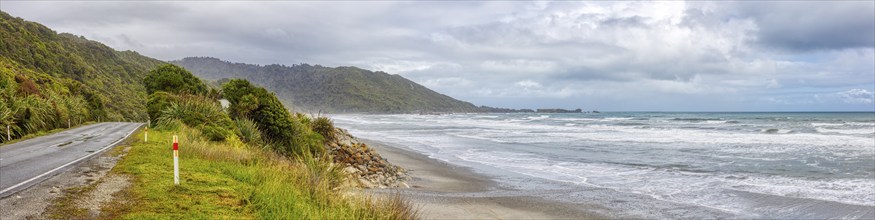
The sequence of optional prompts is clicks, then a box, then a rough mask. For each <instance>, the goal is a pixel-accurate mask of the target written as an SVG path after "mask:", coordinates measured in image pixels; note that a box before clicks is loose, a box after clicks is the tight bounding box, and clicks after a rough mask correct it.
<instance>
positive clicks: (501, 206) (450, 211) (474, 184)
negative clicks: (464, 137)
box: [362, 140, 606, 219]
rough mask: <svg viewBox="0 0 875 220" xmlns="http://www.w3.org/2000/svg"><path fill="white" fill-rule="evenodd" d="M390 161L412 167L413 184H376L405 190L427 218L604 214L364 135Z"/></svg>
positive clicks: (385, 190) (592, 216) (595, 217)
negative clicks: (501, 183)
mask: <svg viewBox="0 0 875 220" xmlns="http://www.w3.org/2000/svg"><path fill="white" fill-rule="evenodd" d="M362 141H364V142H365V143H367V144H368V146H370V147H372V148H374V149H376V150H377V152H379V153H380V155H382V156H383V157H384V158H386V159H388V160H389V162H391V163H393V164H395V165H398V166H401V167H403V168H405V169H407V170H408V171H409V174H410V176H411V180H410V181H408V182H407V183H408V184H409V185H410V187H411V188H409V189H400V190H396V189H391V190H387V189H383V190H370V191H371V192H374V193H378V194H379V193H396V192H398V193H400V194H401V195H402V196H404V197H405V198H407V199H409V200H410V201H412V202H413V203H414V204H415V205H416V206H417V207H419V210H420V213H421V214H422V215H421V216H422V217H423V218H425V219H603V218H606V217H605V216H601V215H598V214H596V213H595V212H593V211H591V209H596V208H597V207H587V206H581V205H579V204H571V203H562V202H556V201H550V200H545V199H542V198H537V197H532V196H527V194H528V195H532V194H536V193H538V192H537V191H530V192H522V191H519V190H513V189H508V188H503V187H501V186H499V184H497V183H496V182H495V181H493V180H491V179H489V178H488V177H487V176H484V175H482V174H478V173H475V172H473V171H471V170H470V169H468V168H465V167H459V166H455V165H452V164H448V163H446V162H443V161H439V160H436V159H432V158H428V157H427V156H425V155H422V154H419V153H416V152H411V151H409V150H406V149H400V148H398V147H393V146H390V145H388V144H385V143H380V142H377V141H372V140H362Z"/></svg>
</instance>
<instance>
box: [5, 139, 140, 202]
mask: <svg viewBox="0 0 875 220" xmlns="http://www.w3.org/2000/svg"><path fill="white" fill-rule="evenodd" d="M142 125H143V124H142V123H127V122H105V123H99V124H92V125H86V126H82V127H78V128H74V129H70V130H66V131H62V132H58V133H55V134H52V135H48V136H42V137H37V138H33V139H30V140H25V141H21V142H18V143H14V144H10V145H4V146H0V198H2V197H6V196H9V195H12V194H14V193H15V192H18V191H20V190H23V189H26V188H27V187H30V186H32V185H34V184H36V183H39V182H40V181H43V180H45V179H47V178H49V177H52V176H54V175H56V174H58V173H60V172H63V171H64V170H66V169H67V168H69V167H70V166H71V165H73V164H76V163H78V162H81V161H83V160H85V159H88V158H90V157H92V156H94V155H97V154H99V153H100V152H103V151H105V150H107V149H109V148H112V147H113V146H115V145H116V144H118V143H121V141H122V140H124V139H125V138H126V137H128V136H129V135H130V134H132V133H133V132H134V131H136V130H137V129H138V128H139V127H140V126H142Z"/></svg>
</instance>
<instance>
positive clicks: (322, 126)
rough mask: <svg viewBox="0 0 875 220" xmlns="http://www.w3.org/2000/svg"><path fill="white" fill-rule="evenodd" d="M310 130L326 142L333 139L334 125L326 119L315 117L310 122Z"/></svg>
mask: <svg viewBox="0 0 875 220" xmlns="http://www.w3.org/2000/svg"><path fill="white" fill-rule="evenodd" d="M310 129H312V130H313V131H314V132H316V133H318V134H320V135H322V137H325V139H326V140H327V141H330V140H331V139H333V138H334V123H332V122H331V119H329V118H328V117H324V116H323V117H317V118H316V119H313V121H311V122H310Z"/></svg>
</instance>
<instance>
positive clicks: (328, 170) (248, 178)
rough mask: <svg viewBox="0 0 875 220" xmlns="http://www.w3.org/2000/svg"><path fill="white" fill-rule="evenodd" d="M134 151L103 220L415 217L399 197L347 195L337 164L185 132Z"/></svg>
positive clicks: (156, 137) (121, 166)
mask: <svg viewBox="0 0 875 220" xmlns="http://www.w3.org/2000/svg"><path fill="white" fill-rule="evenodd" d="M173 134H178V136H179V140H180V164H179V165H180V182H181V183H180V185H178V186H177V185H173V179H172V178H173V170H172V169H173V160H172V151H171V139H172V135H173ZM137 137H138V138H139V141H137V142H136V143H134V144H132V148H131V150H130V151H129V152H128V155H127V156H125V158H124V159H123V160H122V161H120V162H119V163H118V164H117V165H116V167H115V168H114V169H113V171H112V173H113V174H118V175H127V176H129V177H131V181H132V183H131V186H130V187H129V188H127V189H125V190H123V191H121V192H120V193H117V195H115V197H116V199H114V201H113V202H111V203H110V204H108V205H107V206H105V207H104V208H103V210H102V213H103V214H102V216H106V217H111V218H122V219H174V218H184V219H192V218H194V219H216V218H220V219H241V218H242V219H301V218H308V219H313V218H315V219H406V218H412V217H415V216H414V215H413V212H412V210H411V209H410V208H409V206H408V205H407V204H405V203H404V202H403V201H401V200H400V199H399V198H398V197H392V198H376V199H375V198H365V197H361V196H357V194H355V193H348V190H349V189H344V188H343V187H341V185H342V183H343V182H344V181H345V177H344V176H343V175H342V174H341V173H340V172H338V170H336V169H335V168H334V167H333V166H332V165H331V164H330V163H328V162H326V161H323V160H318V159H313V158H312V157H301V158H300V159H297V160H296V161H291V160H289V159H286V158H287V157H282V156H279V155H277V154H275V153H273V152H270V151H267V150H262V149H260V148H253V147H249V146H246V145H245V144H243V143H242V142H240V141H239V140H236V139H234V138H231V139H229V140H226V141H223V142H210V141H205V139H204V138H202V137H200V135H199V132H198V131H196V130H192V129H187V128H184V127H183V128H180V129H177V130H174V131H150V132H149V140H150V142H149V143H143V142H142V137H143V132H139V133H138V134H137Z"/></svg>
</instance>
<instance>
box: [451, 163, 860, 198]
mask: <svg viewBox="0 0 875 220" xmlns="http://www.w3.org/2000/svg"><path fill="white" fill-rule="evenodd" d="M459 157H460V158H461V159H464V160H467V161H471V162H477V163H482V164H485V165H489V166H494V167H498V168H503V169H505V170H509V171H513V172H517V173H521V174H525V175H530V176H534V177H538V178H545V179H550V180H556V181H565V182H572V183H578V184H587V185H593V186H599V187H607V188H613V189H617V190H620V191H625V192H632V193H640V194H647V195H650V196H653V197H655V198H659V199H664V200H669V201H673V202H680V203H687V204H694V205H708V206H713V207H722V208H725V209H738V208H739V207H737V206H727V205H726V204H723V202H724V201H723V200H719V199H714V198H716V197H722V196H726V195H724V194H725V193H726V192H724V190H729V189H731V190H740V191H748V192H753V193H762V194H769V195H777V196H786V197H795V198H808V199H818V200H825V201H834V202H840V203H846V204H855V205H868V206H873V205H875V181H871V180H869V179H839V180H806V179H799V178H788V177H775V176H761V175H745V176H737V175H734V174H718V175H713V174H707V173H696V172H684V171H678V170H672V169H655V168H642V167H625V166H619V165H608V164H588V163H574V162H558V161H552V160H549V159H546V158H544V157H542V156H539V155H535V154H526V153H514V152H503V151H467V152H466V153H464V154H461V155H459ZM737 211H741V210H737Z"/></svg>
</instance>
